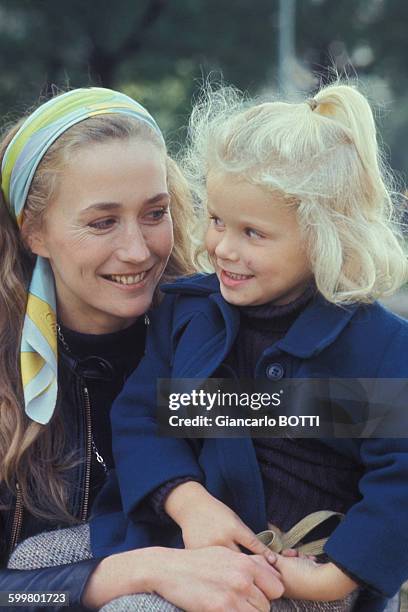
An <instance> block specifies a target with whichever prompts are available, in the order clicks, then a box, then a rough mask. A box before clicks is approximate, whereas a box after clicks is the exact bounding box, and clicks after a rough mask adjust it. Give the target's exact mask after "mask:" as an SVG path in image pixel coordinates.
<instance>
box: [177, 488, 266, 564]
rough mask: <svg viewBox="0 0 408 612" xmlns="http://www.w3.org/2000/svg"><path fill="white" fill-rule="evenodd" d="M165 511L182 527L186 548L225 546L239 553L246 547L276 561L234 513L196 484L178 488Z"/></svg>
mask: <svg viewBox="0 0 408 612" xmlns="http://www.w3.org/2000/svg"><path fill="white" fill-rule="evenodd" d="M165 510H166V512H167V514H169V515H170V516H171V518H173V520H175V521H176V523H177V524H178V525H179V526H180V528H181V530H182V534H183V541H184V545H185V547H186V548H190V549H192V548H204V547H206V546H226V547H227V548H230V549H231V550H234V551H237V552H239V551H240V548H239V546H243V547H244V548H246V549H247V550H249V551H250V552H252V553H254V554H257V555H264V556H265V557H266V558H267V559H268V558H275V556H274V555H273V554H271V551H270V550H269V549H268V548H267V547H266V546H265V545H264V544H262V542H260V541H259V540H258V538H257V537H256V535H255V534H254V532H253V531H251V529H249V527H247V526H246V525H245V524H244V523H243V522H242V521H241V519H240V518H239V516H237V515H236V514H235V512H233V511H232V510H231V509H230V508H228V506H226V505H225V504H223V503H222V502H220V501H219V500H218V499H216V498H215V497H213V496H212V495H210V494H209V493H208V492H207V491H206V489H205V488H204V487H203V486H202V485H200V484H199V483H197V482H186V483H183V484H181V485H179V486H178V487H176V488H175V489H174V490H173V491H172V492H171V493H170V495H169V496H168V498H167V500H166V503H165Z"/></svg>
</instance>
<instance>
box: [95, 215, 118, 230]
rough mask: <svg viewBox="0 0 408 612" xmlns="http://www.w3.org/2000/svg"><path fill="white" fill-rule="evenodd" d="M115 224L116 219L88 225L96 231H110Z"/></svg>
mask: <svg viewBox="0 0 408 612" xmlns="http://www.w3.org/2000/svg"><path fill="white" fill-rule="evenodd" d="M114 223H115V219H111V218H109V219H101V220H100V221H92V223H88V225H89V227H92V229H96V230H101V231H103V230H108V229H110V228H111V227H112V226H113V224H114Z"/></svg>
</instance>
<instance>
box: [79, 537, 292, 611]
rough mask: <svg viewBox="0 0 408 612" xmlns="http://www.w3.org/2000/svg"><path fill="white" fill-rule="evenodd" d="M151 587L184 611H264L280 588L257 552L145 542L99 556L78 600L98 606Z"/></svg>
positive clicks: (274, 576)
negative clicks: (148, 545) (145, 544)
mask: <svg viewBox="0 0 408 612" xmlns="http://www.w3.org/2000/svg"><path fill="white" fill-rule="evenodd" d="M146 592H147V593H148V592H155V593H158V594H159V595H161V596H162V597H164V598H165V599H167V600H168V601H170V602H171V603H173V604H174V605H175V606H178V607H179V608H182V609H183V610H186V611H187V612H197V610H200V612H216V611H217V610H219V611H220V612H221V611H222V612H224V611H225V610H228V612H254V610H260V611H261V612H269V609H270V601H271V600H272V599H278V598H279V597H280V596H281V595H282V593H283V585H282V583H281V580H280V578H279V574H278V572H277V570H275V569H274V568H273V567H272V566H271V565H270V564H269V563H268V562H267V561H266V560H265V559H264V558H263V557H261V556H257V555H245V554H243V553H237V552H232V551H230V550H228V549H227V548H224V547H212V548H204V549H200V550H177V549H169V548H158V547H152V548H145V549H139V550H132V551H129V552H124V553H119V554H117V555H112V556H110V557H107V558H106V559H103V560H102V561H101V562H100V563H99V565H98V566H97V567H96V569H95V570H94V572H93V573H92V574H91V577H90V578H89V580H88V582H87V584H86V587H85V590H84V594H83V597H82V604H83V605H84V606H86V607H88V608H90V609H92V610H98V609H99V608H101V607H102V606H104V605H105V604H106V603H108V602H109V601H111V600H112V599H116V598H117V597H120V596H122V595H130V594H133V593H146Z"/></svg>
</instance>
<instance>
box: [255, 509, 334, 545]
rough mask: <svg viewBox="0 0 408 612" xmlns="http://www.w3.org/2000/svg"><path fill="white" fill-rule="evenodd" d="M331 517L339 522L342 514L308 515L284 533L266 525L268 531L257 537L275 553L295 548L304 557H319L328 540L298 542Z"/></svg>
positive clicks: (313, 513)
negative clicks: (304, 555)
mask: <svg viewBox="0 0 408 612" xmlns="http://www.w3.org/2000/svg"><path fill="white" fill-rule="evenodd" d="M333 517H336V518H338V519H339V521H341V520H342V518H343V517H344V514H341V512H333V511H331V510H320V511H319V512H312V514H308V515H307V516H305V517H304V518H302V519H301V520H300V521H299V522H298V523H296V524H295V525H293V527H291V529H289V531H287V532H286V533H285V532H284V531H281V530H280V529H279V527H276V525H272V524H271V523H268V527H269V529H267V530H266V531H261V533H258V535H257V537H258V539H259V540H260V541H261V542H262V543H263V544H265V546H267V547H268V548H269V549H270V550H273V551H274V552H276V553H280V552H282V550H284V549H286V548H295V549H296V550H297V551H299V552H301V553H304V554H306V555H320V554H322V552H323V546H324V545H325V544H326V542H327V540H328V538H321V539H320V540H315V541H314V542H308V543H307V544H299V542H301V541H302V540H303V538H304V537H305V536H306V535H307V534H308V533H310V532H311V531H313V529H315V528H316V527H318V526H319V525H321V524H322V523H324V522H325V521H327V520H328V519H331V518H333Z"/></svg>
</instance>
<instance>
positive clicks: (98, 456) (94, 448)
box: [56, 314, 150, 474]
mask: <svg viewBox="0 0 408 612" xmlns="http://www.w3.org/2000/svg"><path fill="white" fill-rule="evenodd" d="M144 324H145V325H146V326H147V325H150V319H149V317H148V315H147V314H145V315H144ZM56 330H57V336H58V340H59V341H60V342H61V344H62V346H63V347H64V349H65V350H66V351H67V352H68V353H71V354H72V351H71V349H70V347H69V344H68V343H67V341H66V340H65V338H64V334H63V333H62V329H61V325H60V324H59V323H57V324H56ZM91 446H92V452H93V454H94V455H95V457H96V460H97V462H98V463H99V464H100V465H101V466H102V467H103V470H104V472H105V474H107V473H108V467H107V465H106V463H105V460H104V458H103V457H102V455H101V453H100V452H99V451H98V447H97V446H96V444H95V440H94V437H93V434H92V436H91Z"/></svg>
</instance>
